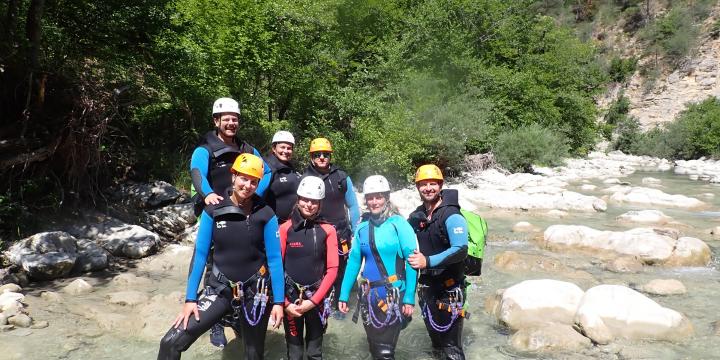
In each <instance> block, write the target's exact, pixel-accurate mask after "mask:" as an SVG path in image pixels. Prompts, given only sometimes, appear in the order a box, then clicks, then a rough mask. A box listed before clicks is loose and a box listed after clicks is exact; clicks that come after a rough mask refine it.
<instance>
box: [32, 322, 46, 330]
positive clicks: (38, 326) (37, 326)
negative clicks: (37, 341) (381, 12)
mask: <svg viewBox="0 0 720 360" xmlns="http://www.w3.org/2000/svg"><path fill="white" fill-rule="evenodd" d="M48 326H50V324H49V323H48V322H47V321H45V320H42V321H38V322H33V324H32V325H30V328H31V329H44V328H46V327H48Z"/></svg>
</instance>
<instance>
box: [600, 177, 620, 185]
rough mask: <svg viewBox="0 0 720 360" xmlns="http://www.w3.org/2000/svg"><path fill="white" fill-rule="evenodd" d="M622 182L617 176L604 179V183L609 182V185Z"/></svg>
mask: <svg viewBox="0 0 720 360" xmlns="http://www.w3.org/2000/svg"><path fill="white" fill-rule="evenodd" d="M620 183H621V181H620V179H616V178H610V179H605V180H603V184H607V185H615V184H620Z"/></svg>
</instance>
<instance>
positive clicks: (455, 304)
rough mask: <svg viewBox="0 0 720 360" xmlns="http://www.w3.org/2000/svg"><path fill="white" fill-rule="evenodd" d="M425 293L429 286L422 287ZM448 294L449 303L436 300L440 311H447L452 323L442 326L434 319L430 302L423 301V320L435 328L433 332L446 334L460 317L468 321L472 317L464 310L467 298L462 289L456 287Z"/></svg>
mask: <svg viewBox="0 0 720 360" xmlns="http://www.w3.org/2000/svg"><path fill="white" fill-rule="evenodd" d="M420 286H421V287H422V288H424V289H423V291H424V292H425V293H427V291H428V289H427V288H428V286H426V285H420ZM446 291H447V292H448V295H449V296H448V301H447V302H444V301H441V300H436V305H437V307H438V310H440V311H447V312H449V313H450V314H451V315H450V321H449V322H448V323H447V324H445V325H441V324H438V323H437V322H435V320H434V319H433V317H432V312H431V311H430V306H429V305H428V302H427V301H425V300H423V299H422V298H421V301H422V316H423V318H425V319H427V320H428V323H429V324H430V326H431V327H432V328H433V330H435V331H437V332H446V331H448V330H450V328H451V327H452V326H453V324H454V323H455V321H456V320H457V319H458V318H459V317H463V318H466V319H468V318H469V317H470V313H468V312H466V311H465V309H463V305H464V303H465V298H464V296H463V292H462V289H461V288H460V287H454V288H452V289H450V290H446Z"/></svg>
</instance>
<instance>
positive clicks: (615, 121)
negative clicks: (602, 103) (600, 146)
mask: <svg viewBox="0 0 720 360" xmlns="http://www.w3.org/2000/svg"><path fill="white" fill-rule="evenodd" d="M629 111H630V99H628V98H627V96H625V93H624V92H621V93H620V94H619V95H618V98H617V100H615V101H614V102H613V103H612V104H610V108H608V111H607V113H606V114H605V116H604V117H603V120H604V121H605V123H604V124H603V125H602V126H601V132H602V135H603V137H605V138H606V139H608V140H610V138H611V137H612V133H613V132H614V131H615V129H616V127H618V125H619V124H621V123H625V122H626V121H627V118H628V115H627V114H628V112H629Z"/></svg>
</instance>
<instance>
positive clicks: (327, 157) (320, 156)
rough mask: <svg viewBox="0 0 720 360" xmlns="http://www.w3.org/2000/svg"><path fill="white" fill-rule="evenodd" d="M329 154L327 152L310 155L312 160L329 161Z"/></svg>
mask: <svg viewBox="0 0 720 360" xmlns="http://www.w3.org/2000/svg"><path fill="white" fill-rule="evenodd" d="M330 154H331V153H329V152H316V153H313V154H312V157H313V159H319V158H326V159H329V158H330Z"/></svg>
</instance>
